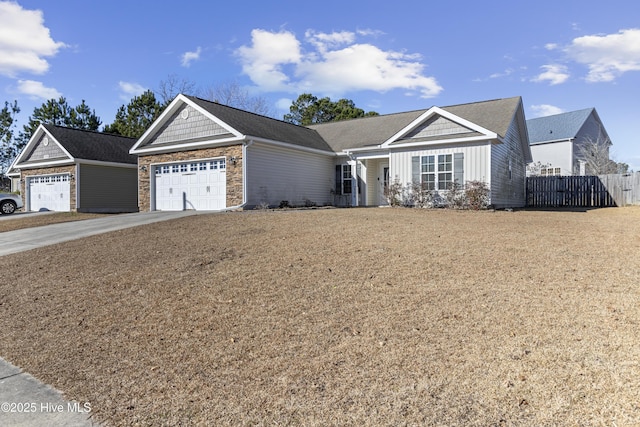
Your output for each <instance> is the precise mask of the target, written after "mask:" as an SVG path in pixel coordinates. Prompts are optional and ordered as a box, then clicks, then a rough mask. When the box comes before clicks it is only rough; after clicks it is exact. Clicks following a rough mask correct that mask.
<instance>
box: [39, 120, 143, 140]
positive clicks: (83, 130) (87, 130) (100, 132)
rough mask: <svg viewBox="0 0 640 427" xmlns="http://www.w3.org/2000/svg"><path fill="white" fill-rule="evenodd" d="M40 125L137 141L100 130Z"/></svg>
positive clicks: (47, 124)
mask: <svg viewBox="0 0 640 427" xmlns="http://www.w3.org/2000/svg"><path fill="white" fill-rule="evenodd" d="M40 125H42V126H44V127H45V128H46V127H47V126H51V127H55V128H58V129H64V130H71V131H78V132H85V133H94V134H97V135H104V136H115V137H118V138H126V139H133V140H137V138H132V137H130V136H124V135H119V134H117V133H109V132H102V131H99V130H90V129H78V128H73V127H69V126H62V125H55V124H53V123H40Z"/></svg>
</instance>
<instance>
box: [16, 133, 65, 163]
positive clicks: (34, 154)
mask: <svg viewBox="0 0 640 427" xmlns="http://www.w3.org/2000/svg"><path fill="white" fill-rule="evenodd" d="M44 138H48V141H49V143H48V144H47V145H44V144H43V139H44ZM68 158H69V156H67V155H66V154H65V152H64V151H62V149H61V148H60V146H58V144H56V143H55V142H54V141H53V139H52V138H51V137H50V136H48V135H43V136H41V137H40V140H39V141H38V142H37V143H36V144H35V146H34V148H33V150H32V151H31V153H29V155H28V156H27V157H26V158H25V159H24V160H23V162H33V161H37V160H55V159H68Z"/></svg>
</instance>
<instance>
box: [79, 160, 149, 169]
mask: <svg viewBox="0 0 640 427" xmlns="http://www.w3.org/2000/svg"><path fill="white" fill-rule="evenodd" d="M76 164H82V165H94V166H112V167H120V168H128V169H129V168H130V169H136V168H137V167H138V165H137V164H134V163H118V162H104V161H101V160H84V159H77V160H76Z"/></svg>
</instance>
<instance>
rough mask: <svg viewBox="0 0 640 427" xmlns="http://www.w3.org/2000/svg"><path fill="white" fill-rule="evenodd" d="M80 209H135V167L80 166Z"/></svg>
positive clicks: (78, 178) (89, 210) (90, 210)
mask: <svg viewBox="0 0 640 427" xmlns="http://www.w3.org/2000/svg"><path fill="white" fill-rule="evenodd" d="M77 184H78V190H77V191H78V211H79V212H137V211H138V171H137V169H136V168H131V167H129V168H125V167H115V166H98V165H87V164H81V165H80V166H79V177H77Z"/></svg>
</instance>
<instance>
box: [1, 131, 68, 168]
mask: <svg viewBox="0 0 640 427" xmlns="http://www.w3.org/2000/svg"><path fill="white" fill-rule="evenodd" d="M42 134H45V135H46V136H47V137H49V138H51V140H52V141H53V142H54V143H55V144H56V145H57V146H58V147H59V148H60V149H61V150H62V152H63V153H64V154H65V155H66V156H67V157H69V158H68V159H67V160H57V161H55V162H50V164H59V163H60V162H61V161H62V162H69V161H71V162H73V161H74V160H75V159H74V158H73V156H72V155H71V154H70V153H69V152H68V151H67V150H66V149H65V148H64V147H63V146H62V144H60V143H59V142H58V140H57V139H55V138H54V137H53V135H51V133H49V132H48V131H47V130H46V129H45V127H44V126H43V125H42V124H41V125H39V126H38V128H37V129H36V131H35V132H34V133H33V135H32V136H31V138H30V139H29V142H27V145H25V147H24V148H23V149H22V151H21V152H20V154H19V155H18V157H16V159H15V160H14V162H13V163H12V164H11V166H10V167H9V169H11V168H12V167H15V166H16V165H18V164H19V163H20V162H21V161H22V158H23V157H24V156H25V155H26V153H29V152H31V151H32V150H33V148H34V146H35V144H36V141H38V140H39V139H40V137H41V136H42ZM37 164H38V165H39V164H41V163H37ZM28 167H32V165H28Z"/></svg>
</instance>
